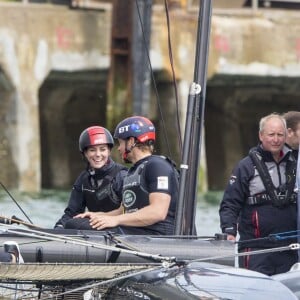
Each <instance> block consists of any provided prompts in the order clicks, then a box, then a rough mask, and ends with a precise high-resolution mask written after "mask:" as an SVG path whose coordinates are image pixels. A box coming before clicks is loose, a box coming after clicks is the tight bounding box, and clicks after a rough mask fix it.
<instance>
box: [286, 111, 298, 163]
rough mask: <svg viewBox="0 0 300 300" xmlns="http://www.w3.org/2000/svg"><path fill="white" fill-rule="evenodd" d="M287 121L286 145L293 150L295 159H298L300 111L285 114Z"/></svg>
mask: <svg viewBox="0 0 300 300" xmlns="http://www.w3.org/2000/svg"><path fill="white" fill-rule="evenodd" d="M283 117H284V118H285V120H286V127H287V137H286V143H287V144H288V145H289V146H290V147H291V148H292V150H293V153H294V156H295V158H296V159H297V158H298V151H299V150H298V149H299V143H300V111H288V112H286V113H285V114H283Z"/></svg>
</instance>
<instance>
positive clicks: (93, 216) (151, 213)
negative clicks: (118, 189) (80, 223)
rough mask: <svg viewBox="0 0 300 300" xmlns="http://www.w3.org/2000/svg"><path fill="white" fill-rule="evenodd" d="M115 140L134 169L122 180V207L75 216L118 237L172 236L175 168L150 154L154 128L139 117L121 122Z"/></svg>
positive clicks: (176, 183)
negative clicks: (135, 235)
mask: <svg viewBox="0 0 300 300" xmlns="http://www.w3.org/2000/svg"><path fill="white" fill-rule="evenodd" d="M114 137H115V138H116V139H118V141H119V147H118V150H119V152H120V154H121V156H122V158H123V160H124V161H125V162H131V163H132V164H133V166H132V167H131V168H130V169H129V171H128V174H127V175H126V177H125V178H124V185H123V192H122V194H123V195H122V207H120V208H119V209H117V210H115V211H113V212H108V213H105V214H103V213H91V212H87V213H84V214H81V215H79V216H77V217H79V218H86V217H88V218H90V224H91V226H92V227H93V228H94V229H97V230H106V229H109V230H110V231H112V230H113V231H114V232H118V233H121V234H148V235H172V234H174V220H175V209H176V202H177V197H178V176H177V171H176V172H175V169H174V166H173V165H172V164H171V163H170V162H169V161H168V160H167V159H166V158H163V157H161V156H156V155H153V151H154V142H155V127H154V125H153V124H152V122H151V121H150V120H149V119H147V118H145V117H141V116H133V117H129V118H126V119H124V120H123V121H121V122H120V123H119V124H118V125H117V127H116V130H115V133H114Z"/></svg>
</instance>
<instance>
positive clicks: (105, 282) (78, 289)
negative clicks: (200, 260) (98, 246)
mask: <svg viewBox="0 0 300 300" xmlns="http://www.w3.org/2000/svg"><path fill="white" fill-rule="evenodd" d="M162 267H164V268H166V267H167V266H165V265H163V266H162V265H159V266H156V267H152V268H150V269H146V270H142V271H138V272H133V273H130V274H126V275H122V276H119V277H117V278H113V279H108V280H104V281H101V282H96V283H92V284H88V285H84V286H81V287H79V288H74V289H72V290H68V291H66V292H63V293H60V294H55V296H56V297H58V296H63V295H67V294H70V293H75V292H79V291H82V290H85V289H92V288H94V287H99V286H101V285H106V284H111V283H114V282H117V281H120V280H123V279H126V278H129V277H132V276H138V275H143V274H144V273H146V272H152V271H155V270H158V269H160V268H162ZM40 299H41V300H47V299H53V298H52V297H51V298H49V297H47V298H40Z"/></svg>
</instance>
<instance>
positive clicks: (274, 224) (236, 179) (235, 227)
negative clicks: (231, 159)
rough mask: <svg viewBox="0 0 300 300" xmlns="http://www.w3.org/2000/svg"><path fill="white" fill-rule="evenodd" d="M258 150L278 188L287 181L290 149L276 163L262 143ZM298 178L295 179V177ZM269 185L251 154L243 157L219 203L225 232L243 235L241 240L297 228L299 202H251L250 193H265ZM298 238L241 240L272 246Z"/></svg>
mask: <svg viewBox="0 0 300 300" xmlns="http://www.w3.org/2000/svg"><path fill="white" fill-rule="evenodd" d="M255 149H256V150H257V151H258V152H259V153H260V154H261V155H262V158H263V161H264V162H265V164H266V166H267V169H268V171H269V173H270V175H271V178H272V181H273V184H274V186H275V187H276V188H277V187H279V186H280V185H284V184H285V183H286V172H285V171H286V163H287V161H288V160H291V157H290V154H291V150H290V149H289V148H288V147H286V146H284V148H283V151H282V159H281V160H280V162H279V163H276V162H275V161H274V159H273V157H272V155H271V153H270V152H268V151H264V150H263V149H262V148H261V146H258V147H255ZM293 180H295V178H293ZM265 192H266V188H265V186H264V184H263V182H262V180H261V178H260V176H259V174H258V171H257V169H256V167H254V165H253V163H252V160H251V158H250V157H249V156H246V157H245V158H244V159H242V160H241V161H240V162H239V163H238V164H237V166H236V167H235V169H234V170H233V173H232V175H231V177H230V180H229V183H228V185H227V187H226V189H225V192H224V196H223V199H222V202H221V204H220V209H219V214H220V223H221V224H220V225H221V228H222V232H226V233H228V234H233V235H236V234H237V231H238V232H239V235H240V241H245V240H252V239H257V238H263V237H268V236H269V235H270V234H277V233H282V232H288V231H293V230H296V229H297V224H296V223H297V208H296V204H291V203H290V204H288V205H285V206H283V207H275V206H274V205H272V203H271V202H267V203H263V204H256V205H249V204H247V199H248V197H250V196H254V195H257V194H262V193H265ZM293 242H295V240H290V239H289V240H281V241H277V240H275V241H274V240H271V239H264V240H254V241H253V242H251V243H240V244H239V248H240V249H241V248H245V247H253V248H254V247H258V248H269V247H276V246H281V245H288V244H290V243H293Z"/></svg>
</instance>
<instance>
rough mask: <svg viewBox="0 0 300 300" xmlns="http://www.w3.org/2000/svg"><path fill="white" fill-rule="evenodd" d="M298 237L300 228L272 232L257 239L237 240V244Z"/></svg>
mask: <svg viewBox="0 0 300 300" xmlns="http://www.w3.org/2000/svg"><path fill="white" fill-rule="evenodd" d="M296 237H300V230H292V231H285V232H279V233H271V234H269V235H268V236H266V237H262V238H255V239H249V240H242V241H236V242H235V243H236V244H243V243H249V242H253V241H255V242H257V241H265V240H268V241H270V240H271V241H272V240H273V241H279V240H287V239H293V238H296Z"/></svg>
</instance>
